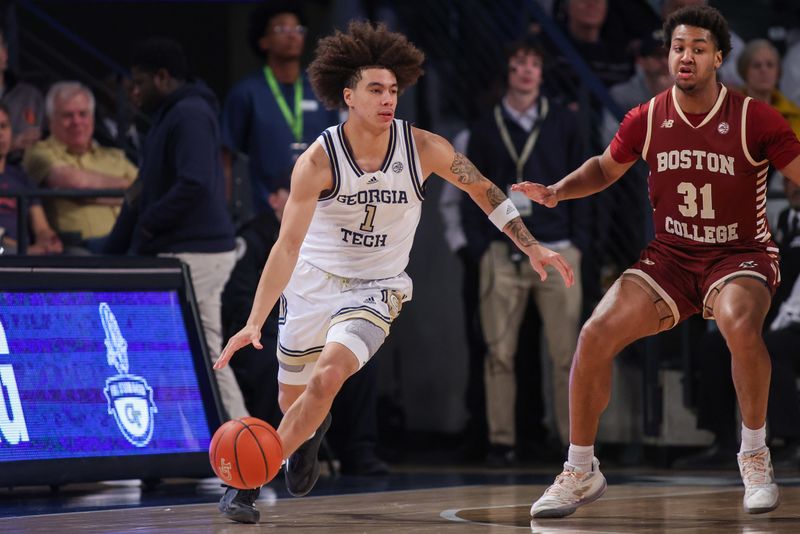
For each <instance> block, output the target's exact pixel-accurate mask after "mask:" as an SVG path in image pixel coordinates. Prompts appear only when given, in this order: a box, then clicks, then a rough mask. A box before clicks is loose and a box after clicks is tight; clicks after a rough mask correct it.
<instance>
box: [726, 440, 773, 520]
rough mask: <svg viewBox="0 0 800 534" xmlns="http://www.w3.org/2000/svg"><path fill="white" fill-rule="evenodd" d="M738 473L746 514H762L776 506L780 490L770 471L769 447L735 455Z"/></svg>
mask: <svg viewBox="0 0 800 534" xmlns="http://www.w3.org/2000/svg"><path fill="white" fill-rule="evenodd" d="M736 458H737V459H738V460H739V473H741V475H742V482H744V500H743V503H744V511H745V512H747V513H748V514H763V513H765V512H770V511H772V510H774V509H775V508H777V507H778V503H779V502H780V492H779V490H778V485H777V484H776V483H775V474H774V473H773V471H772V459H771V458H770V454H769V448H767V447H762V448H760V449H758V450H755V451H750V452H742V453H739V454H737V455H736Z"/></svg>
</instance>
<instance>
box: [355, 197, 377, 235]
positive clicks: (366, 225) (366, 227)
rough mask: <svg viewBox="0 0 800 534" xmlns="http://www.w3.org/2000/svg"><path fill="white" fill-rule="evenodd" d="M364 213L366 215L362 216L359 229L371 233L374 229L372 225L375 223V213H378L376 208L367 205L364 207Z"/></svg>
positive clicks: (372, 205)
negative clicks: (362, 219) (362, 220)
mask: <svg viewBox="0 0 800 534" xmlns="http://www.w3.org/2000/svg"><path fill="white" fill-rule="evenodd" d="M364 211H366V212H367V214H366V215H365V216H364V222H363V223H361V226H359V228H360V229H361V230H363V231H365V232H371V231H373V230H374V229H375V226H373V224H372V223H373V222H375V212H376V211H378V206H376V205H374V204H367V205H366V206H364Z"/></svg>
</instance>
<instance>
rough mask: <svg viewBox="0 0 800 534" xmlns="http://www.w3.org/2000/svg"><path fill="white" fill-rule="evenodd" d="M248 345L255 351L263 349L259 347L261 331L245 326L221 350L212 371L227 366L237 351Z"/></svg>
mask: <svg viewBox="0 0 800 534" xmlns="http://www.w3.org/2000/svg"><path fill="white" fill-rule="evenodd" d="M250 344H252V345H253V346H254V347H255V348H257V349H263V348H264V346H263V345H261V329H260V328H258V327H257V326H255V325H247V326H245V327H244V328H242V329H241V330H239V331H238V332H236V334H234V336H233V337H232V338H230V339H229V340H228V344H227V345H225V348H224V349H222V354H220V355H219V359H218V360H217V361H216V363H215V364H214V369H222V368H223V367H225V366H226V365H228V362H229V361H230V359H231V358H233V355H234V354H235V353H236V351H237V350H239V349H241V348H242V347H246V346H247V345H250Z"/></svg>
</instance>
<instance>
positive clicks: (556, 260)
mask: <svg viewBox="0 0 800 534" xmlns="http://www.w3.org/2000/svg"><path fill="white" fill-rule="evenodd" d="M526 252H527V253H528V258H529V259H530V261H531V266H532V267H533V270H534V271H536V272H537V273H539V278H541V279H542V281H544V280H546V279H547V271H545V269H544V268H545V266H547V265H552V266H553V267H555V268H556V270H557V271H558V273H559V274H560V275H561V278H563V279H564V285H566V286H567V287H571V286H572V284H574V283H575V272H574V271H573V270H572V267H570V265H569V263H567V260H565V259H564V258H563V257H562V256H561V254H559V253H558V252H553V251H552V250H550V249H549V248H547V247H543V246H542V245H538V244H537V245H531V246H530V247H528V248H527V251H526Z"/></svg>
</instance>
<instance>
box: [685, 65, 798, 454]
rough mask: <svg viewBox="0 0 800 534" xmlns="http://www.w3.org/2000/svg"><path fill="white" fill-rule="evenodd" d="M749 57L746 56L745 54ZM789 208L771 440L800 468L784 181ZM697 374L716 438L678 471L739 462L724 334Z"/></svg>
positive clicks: (780, 240)
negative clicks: (777, 440)
mask: <svg viewBox="0 0 800 534" xmlns="http://www.w3.org/2000/svg"><path fill="white" fill-rule="evenodd" d="M743 55H744V54H743ZM784 191H785V192H786V198H787V199H788V200H789V207H788V208H787V209H785V210H784V211H782V212H781V213H780V215H779V216H778V223H777V225H776V226H775V235H774V238H775V243H776V244H777V245H778V249H779V251H780V257H781V285H780V286H779V287H778V290H777V291H776V293H775V297H774V298H773V299H772V305H771V307H770V312H769V314H768V315H767V320H766V321H765V325H769V329H768V330H766V331H765V332H764V342H765V343H766V345H767V350H768V352H769V355H770V359H771V361H772V380H771V382H770V389H769V405H768V407H767V423H768V425H769V433H770V438H771V439H772V440H775V439H776V438H780V439H781V440H782V441H783V442H784V447H783V448H782V449H780V448H776V450H775V453H774V456H773V458H774V461H775V463H776V464H779V463H780V464H782V465H787V464H790V465H791V467H800V465H799V464H798V461H800V403H798V395H797V380H796V379H797V373H796V371H797V368H798V365H799V364H800V360H798V357H797V355H798V352H797V347H798V344H799V343H800V276H799V275H800V186H798V185H796V184H794V183H793V182H792V181H791V180H788V179H786V178H784ZM694 357H695V360H696V361H697V364H698V370H697V382H698V383H697V391H698V403H697V426H698V428H702V429H705V430H709V431H711V432H712V433H713V434H714V442H713V443H712V444H711V445H710V446H709V447H707V448H705V449H703V450H702V451H700V452H698V453H696V454H693V455H690V456H686V457H684V458H679V459H678V460H676V461H675V464H674V467H677V468H691V469H714V468H718V467H731V466H733V465H734V464H735V457H736V452H737V451H738V448H739V447H738V436H737V434H736V428H737V426H738V425H737V421H736V392H735V390H734V387H733V380H732V379H730V378H728V377H730V366H731V355H730V352H729V351H728V347H727V346H726V344H725V341H724V340H723V339H722V335H721V334H720V333H719V330H717V329H713V330H710V331H709V332H708V333H706V334H705V335H704V336H703V338H702V339H701V341H700V343H699V345H698V350H696V351H695V353H694Z"/></svg>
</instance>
